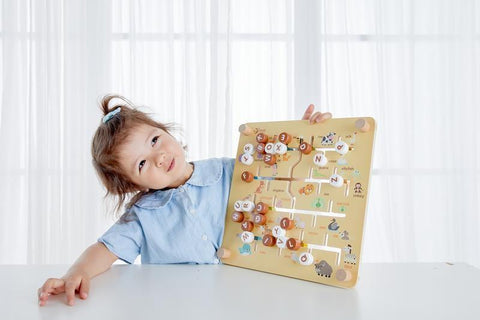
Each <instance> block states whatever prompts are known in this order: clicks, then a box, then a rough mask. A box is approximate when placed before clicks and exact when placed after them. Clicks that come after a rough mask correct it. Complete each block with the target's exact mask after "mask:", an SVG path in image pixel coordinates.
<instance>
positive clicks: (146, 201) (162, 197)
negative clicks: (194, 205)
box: [135, 159, 223, 209]
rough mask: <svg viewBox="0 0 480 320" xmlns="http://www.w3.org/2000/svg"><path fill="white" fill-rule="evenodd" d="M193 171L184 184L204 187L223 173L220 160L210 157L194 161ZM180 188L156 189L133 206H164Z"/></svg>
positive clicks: (211, 183) (150, 207)
mask: <svg viewBox="0 0 480 320" xmlns="http://www.w3.org/2000/svg"><path fill="white" fill-rule="evenodd" d="M192 163H193V173H192V175H191V177H190V178H189V179H188V180H187V181H186V182H185V184H188V185H192V186H198V187H204V186H209V185H213V184H215V183H217V182H218V180H220V178H221V177H222V173H223V168H222V164H221V161H214V160H212V159H207V160H200V161H194V162H192ZM180 188H184V186H179V187H177V188H172V189H167V190H157V191H155V192H153V193H149V194H146V195H145V196H143V197H142V198H141V199H140V200H138V201H137V202H136V203H135V206H137V207H140V208H145V209H156V208H161V207H164V206H166V205H167V204H168V202H169V201H170V199H171V198H172V196H173V195H174V194H175V193H176V192H178V190H179V189H180Z"/></svg>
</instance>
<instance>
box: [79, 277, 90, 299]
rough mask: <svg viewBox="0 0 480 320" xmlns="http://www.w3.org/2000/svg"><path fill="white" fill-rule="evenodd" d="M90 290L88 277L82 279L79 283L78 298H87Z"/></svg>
mask: <svg viewBox="0 0 480 320" xmlns="http://www.w3.org/2000/svg"><path fill="white" fill-rule="evenodd" d="M89 291H90V280H89V279H86V278H84V279H82V283H81V284H80V290H79V292H80V298H82V299H83V300H85V299H87V297H88V292H89Z"/></svg>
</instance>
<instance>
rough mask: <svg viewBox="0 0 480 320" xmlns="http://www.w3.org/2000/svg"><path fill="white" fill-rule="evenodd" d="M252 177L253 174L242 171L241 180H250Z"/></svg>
mask: <svg viewBox="0 0 480 320" xmlns="http://www.w3.org/2000/svg"><path fill="white" fill-rule="evenodd" d="M253 177H254V175H253V173H251V172H250V171H243V172H242V180H243V181H245V182H252V181H253Z"/></svg>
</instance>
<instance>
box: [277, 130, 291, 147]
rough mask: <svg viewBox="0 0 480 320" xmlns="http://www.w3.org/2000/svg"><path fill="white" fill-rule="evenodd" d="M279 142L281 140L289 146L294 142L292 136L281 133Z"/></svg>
mask: <svg viewBox="0 0 480 320" xmlns="http://www.w3.org/2000/svg"><path fill="white" fill-rule="evenodd" d="M278 140H279V141H280V142H281V143H284V144H289V143H290V142H291V141H292V136H291V135H289V134H288V133H286V132H282V133H280V135H279V136H278Z"/></svg>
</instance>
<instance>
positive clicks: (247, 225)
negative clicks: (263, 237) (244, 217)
mask: <svg viewBox="0 0 480 320" xmlns="http://www.w3.org/2000/svg"><path fill="white" fill-rule="evenodd" d="M253 227H254V225H253V222H252V221H243V222H242V230H243V231H252V230H253Z"/></svg>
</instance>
